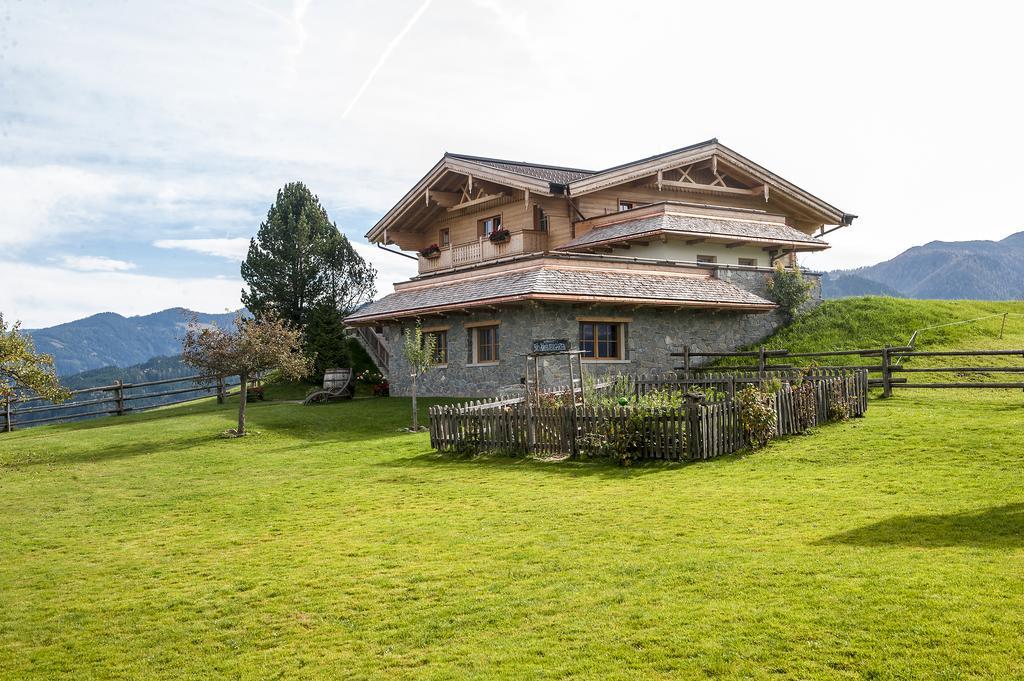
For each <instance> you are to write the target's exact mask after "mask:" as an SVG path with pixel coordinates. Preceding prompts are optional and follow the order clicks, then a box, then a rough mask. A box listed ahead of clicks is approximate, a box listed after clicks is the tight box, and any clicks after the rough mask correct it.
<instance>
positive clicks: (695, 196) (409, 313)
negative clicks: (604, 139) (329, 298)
mask: <svg viewBox="0 0 1024 681" xmlns="http://www.w3.org/2000/svg"><path fill="white" fill-rule="evenodd" d="M854 217H855V216H854V215H850V214H849V213H845V212H843V211H841V210H839V209H838V208H836V207H834V206H832V205H830V204H828V203H826V202H824V201H822V200H821V199H819V198H817V197H816V196H813V195H812V194H810V193H808V192H806V191H804V190H803V189H801V188H800V187H797V186H796V185H794V184H792V183H790V182H788V181H787V180H784V179H783V178H781V177H779V176H778V175H775V174H774V173H772V172H771V171H769V170H767V169H765V168H763V167H761V166H759V165H758V164H756V163H754V162H753V161H751V160H750V159H747V158H745V157H744V156H741V155H740V154H738V153H736V152H735V151H733V150H732V149H729V148H728V147H726V146H724V145H723V144H721V143H719V142H718V140H714V139H713V140H709V141H707V142H702V143H700V144H695V145H692V146H689V147H684V148H682V149H676V150H674V151H669V152H667V153H664V154H659V155H657V156H652V157H650V158H644V159H641V160H639V161H633V162H632V163H626V164H624V165H619V166H615V167H613V168H608V169H606V170H599V171H594V170H581V169H578V168H562V167H557V166H548V165H539V164H535V163H520V162H517V161H504V160H499V159H493V158H481V157H476V156H464V155H460V154H445V155H444V156H443V157H442V158H441V160H440V161H438V163H437V165H435V166H434V167H433V168H432V169H431V170H430V172H428V173H427V174H426V175H425V176H424V177H423V179H421V180H420V181H419V182H418V183H417V184H416V185H415V186H414V187H413V188H412V189H410V190H409V192H408V193H407V194H406V195H405V196H404V197H402V199H401V200H400V201H399V202H398V203H397V204H396V205H395V206H394V207H393V208H392V209H391V210H389V211H388V212H387V214H386V215H384V217H383V218H381V219H380V221H379V222H378V223H377V224H376V225H374V227H373V228H372V229H371V230H370V231H369V232H368V233H367V235H366V237H367V238H368V239H369V240H370V241H371V242H373V243H376V244H379V245H381V246H382V247H385V248H387V247H397V249H400V250H401V251H410V252H416V258H417V259H418V261H419V274H418V275H417V276H416V277H414V278H412V279H410V280H409V281H405V282H402V283H397V284H395V292H394V293H392V294H391V295H388V296H385V297H383V298H381V299H380V300H377V301H375V302H373V303H370V304H369V305H366V306H365V307H363V308H362V309H360V310H358V311H357V312H356V313H355V314H353V315H351V316H350V317H348V319H347V320H346V321H347V324H349V325H350V326H352V327H354V329H355V330H356V331H357V333H358V336H359V337H360V338H361V340H362V341H363V343H364V345H365V346H366V347H367V349H368V350H369V351H370V353H371V355H372V356H373V357H374V359H375V360H376V361H377V363H378V365H379V366H381V368H382V369H384V370H385V371H386V373H387V375H388V377H389V379H390V381H391V386H392V393H393V394H397V395H403V394H407V393H408V389H409V383H410V380H409V376H408V374H409V371H408V367H406V366H405V365H404V361H403V359H402V352H401V346H402V332H403V329H405V328H410V327H412V326H414V325H415V323H416V321H417V320H419V322H420V323H421V325H422V327H423V329H424V331H428V332H429V333H432V334H434V335H435V336H436V337H437V341H438V356H437V366H436V367H435V368H433V369H431V370H430V372H429V373H428V374H427V375H426V376H424V377H423V378H421V380H420V383H419V385H420V386H421V390H422V394H434V395H458V396H475V395H492V394H494V392H495V391H496V390H498V389H499V388H502V387H505V386H510V385H516V384H519V383H520V382H521V381H522V379H523V377H524V374H525V360H524V355H525V354H526V353H528V352H530V351H531V348H532V344H533V342H534V341H537V340H542V339H567V340H569V342H570V345H571V346H572V347H573V348H577V349H579V350H582V351H583V362H584V364H585V365H587V366H588V369H589V370H592V371H596V372H598V373H600V374H604V373H607V372H608V371H609V370H611V371H615V372H624V373H636V372H645V371H652V370H657V371H661V370H665V369H668V368H671V367H672V366H673V365H675V364H677V363H678V361H677V360H675V359H674V358H671V357H670V356H669V353H671V352H677V351H679V350H680V349H681V347H682V346H683V345H684V344H687V345H690V346H691V347H695V348H702V349H723V350H724V349H732V348H735V347H737V346H740V345H744V344H747V343H751V342H755V341H757V340H759V339H761V338H763V337H764V336H766V335H768V334H769V333H771V331H772V330H773V329H774V328H775V327H776V326H777V325H778V324H779V323H780V321H781V319H780V316H779V314H778V313H777V312H775V309H776V305H775V304H774V303H773V302H772V301H771V300H769V298H768V295H767V279H768V276H769V275H770V273H771V268H772V266H773V265H774V264H775V263H776V262H779V261H781V262H783V263H784V264H785V265H786V266H792V265H793V264H794V263H795V262H796V254H798V253H802V252H809V251H819V250H822V249H826V248H828V247H829V246H828V244H827V243H826V242H824V241H822V240H821V237H822V236H823V235H825V234H827V233H828V232H830V231H833V230H835V229H838V228H839V227H843V226H846V225H849V224H850V223H851V222H852V221H853V219H854ZM812 278H813V279H814V280H815V283H817V282H816V277H813V275H812ZM819 292H820V289H819V287H818V286H817V285H816V286H815V296H816V297H817V296H818V295H819ZM563 364H564V361H563V362H560V363H556V362H549V364H548V371H549V372H555V371H560V370H564V367H563V366H562V365H563ZM556 379H557V377H550V376H549V380H556Z"/></svg>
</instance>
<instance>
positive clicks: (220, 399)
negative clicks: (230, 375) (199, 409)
mask: <svg viewBox="0 0 1024 681" xmlns="http://www.w3.org/2000/svg"><path fill="white" fill-rule="evenodd" d="M224 397H225V395H224V377H223V376H218V377H217V404H224Z"/></svg>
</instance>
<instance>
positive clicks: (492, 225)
mask: <svg viewBox="0 0 1024 681" xmlns="http://www.w3.org/2000/svg"><path fill="white" fill-rule="evenodd" d="M476 226H477V233H478V234H479V235H480V236H490V235H491V234H493V233H494V232H497V231H498V230H499V229H501V216H500V215H492V216H491V217H489V218H484V219H483V220H477V223H476Z"/></svg>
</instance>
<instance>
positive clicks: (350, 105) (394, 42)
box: [341, 0, 433, 120]
mask: <svg viewBox="0 0 1024 681" xmlns="http://www.w3.org/2000/svg"><path fill="white" fill-rule="evenodd" d="M431 2H433V0H424V1H423V4H422V5H420V8H419V9H418V10H416V13H415V14H413V15H412V17H410V18H409V21H408V22H406V24H405V26H404V27H403V28H402V30H401V31H399V32H398V35H396V36H395V37H394V38H393V39H392V40H391V42H389V43H388V46H387V47H385V48H384V51H383V52H382V53H381V55H380V58H379V59H378V60H377V63H376V64H374V66H373V68H372V69H370V73H369V75H368V76H366V80H364V81H363V84H362V85H361V86H360V87H359V90H358V91H357V92H356V96H355V97H353V98H352V101H351V102H349V103H348V106H347V107H346V108H345V112H344V113H343V114H341V118H342V120H344V119H346V118H348V115H349V114H350V113H352V109H354V108H355V106H356V104H357V103H358V102H359V99H360V98H361V97H362V96H363V93H364V92H366V89H367V88H368V87H370V83H372V82H373V79H374V77H375V76H376V75H377V72H378V71H380V68H381V67H382V66H384V62H386V61H387V60H388V57H390V56H391V53H392V52H394V50H395V48H396V47H398V43H400V42H402V38H404V37H405V34H406V33H408V32H409V31H410V30H411V29H412V27H413V26H415V25H416V22H417V21H419V18H420V17H421V16H423V13H424V12H426V11H427V8H428V7H430V3H431Z"/></svg>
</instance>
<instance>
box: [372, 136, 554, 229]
mask: <svg viewBox="0 0 1024 681" xmlns="http://www.w3.org/2000/svg"><path fill="white" fill-rule="evenodd" d="M447 172H455V173H460V174H463V175H472V176H473V178H475V179H480V180H486V181H488V182H493V183H495V184H500V185H502V186H505V187H511V188H513V189H519V190H523V191H529V192H532V193H536V194H541V195H543V196H552V195H553V194H552V193H551V183H549V182H546V181H545V180H540V179H537V178H532V177H527V176H526V175H520V174H518V173H510V172H505V171H502V170H499V169H497V168H492V167H490V166H485V165H481V164H478V163H473V162H472V161H467V160H465V159H461V158H452V157H450V156H448V155H447V154H445V156H443V157H442V158H441V160H440V161H438V162H437V163H436V164H435V165H434V167H433V168H431V169H430V171H429V172H428V173H427V174H426V175H424V176H423V177H422V178H421V179H420V181H419V182H417V183H416V184H415V185H413V188H412V189H410V190H409V191H408V192H406V194H405V196H403V197H402V198H401V199H400V200H399V201H398V203H396V204H395V205H394V206H392V208H391V210H389V211H388V212H387V213H385V214H384V217H382V218H381V219H380V220H378V221H377V224H375V225H374V226H373V227H372V228H371V229H370V231H368V232H367V233H366V235H365V236H366V238H367V239H368V240H369V241H370V242H371V243H373V242H379V241H380V239H381V237H382V236H383V235H384V232H385V231H386V230H388V229H391V228H392V227H393V226H394V225H395V223H397V222H398V220H399V219H400V218H401V217H402V216H403V215H404V214H405V213H406V212H407V211H408V210H409V209H410V208H411V207H415V205H416V202H422V201H423V196H424V192H426V191H427V190H429V189H430V188H431V187H432V186H433V185H434V183H436V182H437V181H438V180H440V179H441V178H442V177H444V174H445V173H447Z"/></svg>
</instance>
